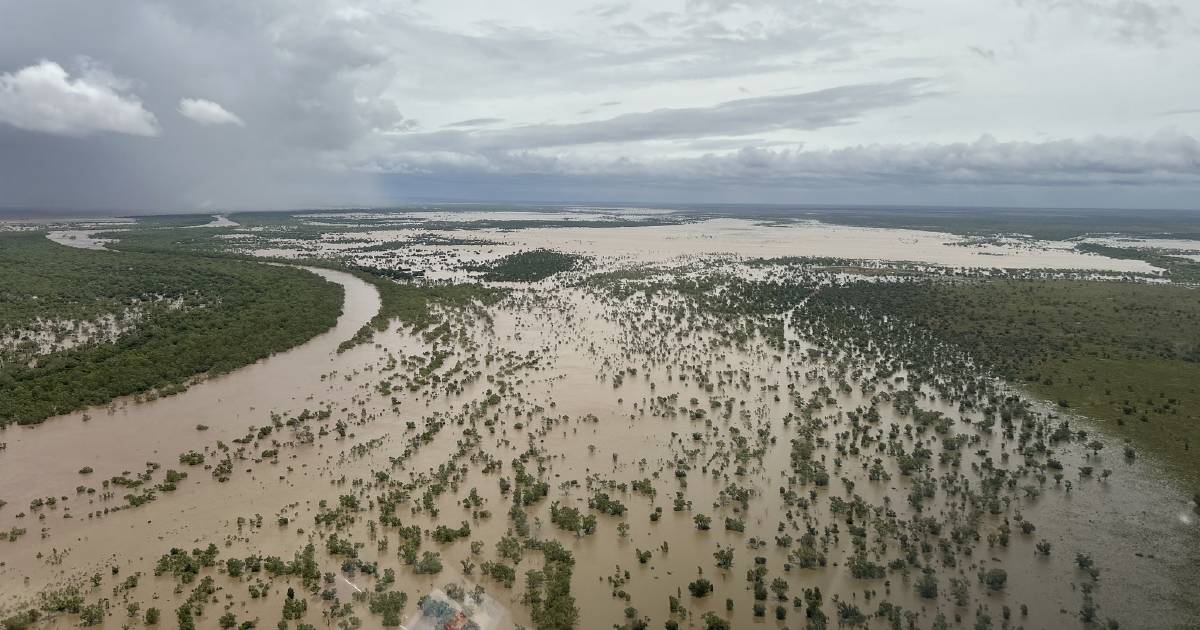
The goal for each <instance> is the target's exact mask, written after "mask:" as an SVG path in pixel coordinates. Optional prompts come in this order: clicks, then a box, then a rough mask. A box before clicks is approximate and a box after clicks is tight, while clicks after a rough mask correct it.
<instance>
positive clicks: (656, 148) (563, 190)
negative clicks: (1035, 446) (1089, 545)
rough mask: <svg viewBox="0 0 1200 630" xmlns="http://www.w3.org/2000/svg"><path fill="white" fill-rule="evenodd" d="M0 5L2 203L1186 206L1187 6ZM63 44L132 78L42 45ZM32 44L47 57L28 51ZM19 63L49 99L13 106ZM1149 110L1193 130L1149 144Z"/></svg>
mask: <svg viewBox="0 0 1200 630" xmlns="http://www.w3.org/2000/svg"><path fill="white" fill-rule="evenodd" d="M8 4H9V5H11V6H6V11H5V12H4V18H3V19H4V28H3V31H4V34H3V37H0V73H4V72H8V73H9V74H0V81H2V83H0V85H2V86H3V88H2V89H0V123H5V124H0V190H2V191H4V196H3V199H0V204H3V205H13V204H30V205H47V204H55V205H62V206H77V205H99V204H102V205H108V206H117V207H136V208H148V209H157V210H169V209H174V208H187V207H190V206H194V205H195V204H197V203H199V202H202V201H206V200H208V201H212V202H213V203H215V204H216V205H219V206H226V207H228V206H242V207H246V206H251V207H262V206H272V207H278V206H284V205H319V204H321V203H330V204H340V203H356V202H360V200H362V199H363V197H366V196H375V195H379V197H375V198H377V199H382V201H383V203H387V202H388V198H387V197H386V195H422V194H426V195H428V196H436V194H434V192H431V191H438V190H445V191H448V192H449V193H453V194H454V195H456V196H457V195H460V194H467V193H470V194H471V195H473V196H474V197H476V198H481V199H487V198H488V197H489V195H493V194H495V195H498V196H497V197H495V199H496V200H500V199H504V198H507V199H526V198H528V197H526V196H525V195H524V190H523V186H524V185H525V184H528V183H530V182H537V183H538V185H539V186H544V187H546V188H547V189H549V188H553V189H554V190H555V191H557V193H556V194H558V195H559V196H560V198H563V199H569V198H571V197H572V196H573V193H574V196H575V198H576V199H578V200H584V199H586V198H588V197H589V196H590V195H593V194H595V195H600V194H610V193H608V192H606V191H609V190H612V191H628V192H630V193H631V194H632V193H633V192H637V195H635V196H633V197H627V198H626V199H634V198H639V197H645V198H650V197H655V198H658V199H663V200H668V198H669V197H671V196H679V197H684V196H685V195H687V194H691V192H690V191H692V190H704V191H706V192H705V193H704V195H705V196H706V197H707V196H712V195H713V193H714V191H717V190H718V188H720V189H721V190H724V191H728V192H723V193H722V195H723V196H724V198H726V199H728V200H730V201H745V202H753V201H757V200H761V199H763V195H767V194H776V193H774V192H771V191H780V190H796V187H820V186H826V185H845V186H846V187H847V190H848V191H850V192H847V193H846V194H845V196H844V198H843V201H846V202H850V203H853V202H854V201H855V197H857V196H859V195H862V196H864V197H865V196H868V195H870V194H875V193H874V192H873V191H878V190H887V191H889V192H894V191H897V190H899V189H900V188H904V190H907V191H909V194H908V196H907V197H905V199H906V200H907V201H910V202H917V203H919V202H920V201H921V199H923V198H925V197H924V195H926V194H927V193H929V191H932V190H935V189H938V190H949V189H951V188H953V189H955V190H958V189H959V188H958V187H964V186H976V187H977V188H978V189H979V190H981V191H984V189H985V188H986V187H988V186H995V187H1005V186H1010V185H1015V184H1011V182H1018V181H1021V182H1025V184H1023V185H1027V186H1028V188H1029V189H1031V190H1035V189H1036V190H1037V191H1049V190H1050V189H1052V188H1054V187H1055V186H1060V187H1069V186H1079V188H1072V189H1070V190H1071V192H1070V195H1073V197H1071V198H1073V199H1075V200H1076V203H1078V204H1084V205H1086V204H1091V203H1096V202H1097V201H1102V202H1107V201H1108V200H1109V199H1110V198H1112V194H1113V192H1114V190H1117V189H1119V190H1120V191H1131V190H1137V191H1138V192H1139V194H1140V195H1142V196H1144V198H1145V201H1142V200H1141V198H1137V199H1134V202H1135V204H1136V205H1145V204H1159V203H1161V201H1157V200H1161V199H1168V200H1169V201H1170V202H1171V203H1172V204H1174V205H1188V206H1194V205H1195V204H1196V201H1195V200H1196V199H1200V197H1198V196H1196V194H1195V191H1196V186H1194V185H1193V184H1191V183H1188V182H1192V181H1194V179H1195V178H1194V177H1193V176H1192V175H1190V174H1189V172H1188V171H1187V168H1182V167H1180V166H1177V164H1184V165H1187V164H1190V163H1189V162H1187V159H1186V158H1187V156H1188V155H1189V154H1188V151H1189V149H1188V148H1187V147H1188V143H1187V142H1186V141H1184V140H1181V139H1180V137H1200V136H1195V134H1196V133H1197V132H1198V131H1200V130H1198V129H1197V128H1195V124H1196V119H1195V118H1194V117H1193V116H1192V115H1190V114H1185V113H1182V112H1184V111H1185V110H1190V109H1194V108H1195V107H1196V106H1197V105H1196V104H1197V103H1200V87H1197V86H1198V84H1197V83H1196V82H1188V81H1184V80H1181V79H1180V77H1186V76H1188V75H1187V70H1189V69H1190V68H1191V67H1192V66H1193V65H1194V60H1195V59H1197V58H1200V37H1192V36H1189V35H1192V34H1195V33H1196V32H1197V29H1196V24H1197V16H1200V4H1198V3H1197V2H1189V1H1187V0H1000V1H998V2H995V3H993V4H994V6H992V9H993V11H991V12H990V13H989V16H988V17H989V19H988V20H986V21H984V22H980V21H979V20H978V19H977V18H978V16H977V15H976V14H977V13H978V11H977V10H975V8H973V7H972V6H970V5H971V3H963V2H945V1H944V0H843V1H838V2H834V1H831V0H642V1H640V2H629V1H628V0H562V1H561V2H559V3H552V4H553V5H554V6H553V7H549V8H544V9H545V10H541V9H539V10H537V11H534V10H531V9H527V8H524V7H517V8H515V9H514V8H513V7H512V6H509V5H505V4H504V3H481V2H478V1H477V0H444V1H442V2H394V1H391V0H259V1H257V2H253V3H247V2H243V1H239V0H210V1H209V2H194V1H189V0H123V1H122V2H116V3H111V2H110V3H98V2H85V3H64V2H16V3H8ZM96 24H104V25H105V28H104V29H97V28H96V27H95V25H96ZM631 24H632V25H637V28H632V27H630V26H629V25H631ZM1131 44H1137V45H1139V46H1143V47H1144V48H1145V47H1146V46H1147V45H1149V46H1150V48H1149V49H1143V50H1139V51H1131V50H1130V45H1131ZM80 51H86V52H87V54H88V55H90V56H91V57H93V58H95V59H98V60H100V61H102V62H103V63H104V64H107V66H108V67H112V68H117V69H119V71H120V74H121V75H122V76H123V77H129V78H130V79H129V80H122V79H120V78H118V77H115V76H113V75H112V74H111V73H107V72H105V71H103V70H102V68H100V67H99V66H97V65H96V64H90V63H83V64H80V65H76V64H67V63H66V62H68V61H70V60H72V59H74V58H75V57H74V56H75V55H77V54H79V52H80ZM43 58H44V59H50V60H57V61H59V62H60V63H63V64H64V66H66V68H67V70H65V71H64V70H62V69H61V68H60V67H58V66H46V65H45V64H36V65H34V66H30V64H31V63H32V62H34V61H36V60H38V59H43ZM47 63H48V62H47ZM31 68H32V69H31ZM22 69H24V70H22ZM55 70H57V74H55V72H54V71H55ZM39 73H41V74H46V75H47V76H48V77H49V78H47V79H44V81H43V82H48V83H49V85H51V86H53V88H52V89H49V90H48V91H49V92H50V93H51V95H52V96H53V97H54V98H44V99H33V98H32V97H31V96H30V94H31V93H32V92H31V90H32V89H33V87H31V85H32V84H37V85H40V84H38V83H37V82H34V81H31V76H30V75H37V74H39ZM906 77H932V79H929V80H923V79H914V78H906ZM742 88H744V89H745V92H743V91H742ZM39 89H46V88H39ZM80 93H83V94H91V95H92V96H81V95H80ZM198 96H202V97H203V98H204V100H206V101H208V102H210V103H211V104H212V106H211V107H209V108H207V109H208V110H209V111H208V112H207V116H206V115H201V118H202V119H203V120H204V121H211V122H220V123H222V124H226V125H236V124H237V123H236V122H233V120H234V119H233V118H232V117H234V116H236V120H241V121H243V122H244V123H246V124H245V126H244V127H235V128H236V129H237V131H238V133H212V128H210V127H206V126H203V125H201V124H197V122H196V120H195V117H185V115H175V111H176V110H178V111H180V112H183V113H184V114H186V112H184V110H186V109H188V107H187V106H186V105H185V104H186V101H185V102H181V100H180V99H181V98H182V97H198ZM197 100H198V99H197ZM76 101H81V102H82V106H80V105H78V104H76ZM35 102H42V103H55V104H56V105H54V106H51V107H49V108H47V110H46V111H42V110H41V109H38V108H37V107H34V106H33V105H32V103H35ZM63 103H67V104H75V106H74V107H68V106H67V105H65V104H63ZM226 107H228V108H229V109H225V108H226ZM605 108H610V109H605ZM195 109H204V108H195ZM80 110H82V111H85V112H91V113H90V114H88V115H86V116H82V115H80ZM99 110H104V111H108V110H116V111H121V112H124V114H125V115H124V117H116V118H115V119H114V117H113V116H111V115H110V116H100V115H99V114H97V113H96V111H99ZM1164 111H1171V112H1181V113H1178V114H1176V115H1174V116H1173V117H1172V118H1170V119H1164V118H1163V112H1164ZM150 112H156V113H159V114H160V118H161V119H157V120H156V119H155V118H154V116H153V115H152V114H151V113H150ZM167 112H170V113H167ZM221 112H224V113H225V114H227V115H222V114H221ZM68 114H70V115H68ZM484 117H486V118H484ZM113 120H117V121H121V122H120V124H117V123H114V122H113ZM1164 122H1171V123H1173V124H1176V125H1179V126H1180V127H1181V128H1182V130H1183V132H1186V133H1189V134H1192V136H1184V135H1183V134H1180V137H1176V138H1175V139H1173V140H1166V139H1159V140H1153V136H1151V135H1150V134H1153V132H1154V131H1155V130H1156V129H1157V128H1158V127H1160V126H1161V125H1163V123H1164ZM29 130H37V131H50V132H51V133H30V132H29ZM101 131H105V132H104V133H101ZM113 131H118V132H120V133H112V132H113ZM985 132H991V133H994V134H995V135H996V136H997V137H999V138H1002V139H1003V140H996V141H992V142H993V144H989V143H988V142H981V141H979V140H975V139H977V138H980V136H981V134H983V133H985ZM128 133H138V134H142V135H151V134H158V135H159V139H158V140H157V141H155V142H142V141H131V140H132V139H131V138H130V137H129V136H128V135H125V134H128ZM1096 133H1103V134H1106V136H1105V138H1106V139H1103V140H1101V139H1098V138H1097V137H1095V136H1094V134H1096ZM81 135H87V136H88V137H87V138H86V140H85V141H80V140H79V139H78V136H81ZM1045 138H1057V139H1058V140H1053V141H1049V142H1047V141H1044V139H1045ZM1155 142H1158V143H1159V144H1155ZM1151 149H1154V150H1158V151H1160V154H1159V155H1155V154H1153V153H1147V152H1148V151H1150V150H1151ZM1089 152H1090V153H1089ZM1158 160H1166V161H1165V162H1164V161H1158ZM1170 160H1175V161H1176V162H1174V163H1173V162H1171V161H1170ZM1022 164H1025V165H1026V166H1021V165H1022ZM1173 164H1176V165H1173ZM1188 168H1191V167H1188ZM66 173H70V174H71V176H70V177H65V176H64V174H66ZM395 173H405V174H406V175H404V176H403V177H405V178H408V179H406V180H405V181H406V182H407V183H410V184H411V187H408V186H406V187H404V188H393V187H392V183H391V182H393V181H395V179H396V177H397V176H396V175H394V174H395ZM439 178H440V179H439ZM451 178H457V179H456V180H455V182H454V185H453V186H447V187H445V188H443V189H439V188H437V187H436V186H433V185H432V184H431V182H434V181H447V180H448V179H451ZM505 178H507V179H505ZM380 180H383V181H384V183H383V184H379V183H378V182H379V181H380ZM1155 181H1157V182H1159V183H1158V184H1155V185H1153V186H1150V185H1141V184H1145V183H1146V182H1155ZM839 182H841V183H839ZM955 182H958V183H955ZM966 182H974V183H970V184H968V183H966ZM1072 182H1074V183H1072ZM1080 182H1088V183H1087V184H1081V183H1080ZM626 183H629V186H626V185H625V184H626ZM842 183H844V184H842ZM593 184H594V185H593ZM635 185H636V186H637V187H639V188H638V190H637V191H634V190H633V188H632V187H633V186H635ZM656 187H660V188H656ZM789 187H791V188H789ZM905 187H906V188H905ZM656 190H657V191H658V192H656ZM1063 190H1066V188H1063ZM611 194H616V193H611ZM780 194H781V193H780ZM997 194H998V195H1001V194H1002V193H997ZM1129 194H1131V195H1132V193H1129ZM1156 195H1157V197H1156ZM879 196H880V197H882V196H883V195H882V194H879ZM734 197H736V199H735V198H734ZM976 199H977V201H979V202H981V203H991V202H996V201H1003V200H1005V199H1007V198H1006V197H1003V196H1001V197H999V198H997V197H995V196H991V193H988V192H986V191H984V192H980V194H979V197H977V198H976ZM1056 199H1057V200H1058V201H1059V202H1061V201H1063V200H1066V199H1068V196H1066V195H1065V194H1064V196H1062V197H1057V198H1056Z"/></svg>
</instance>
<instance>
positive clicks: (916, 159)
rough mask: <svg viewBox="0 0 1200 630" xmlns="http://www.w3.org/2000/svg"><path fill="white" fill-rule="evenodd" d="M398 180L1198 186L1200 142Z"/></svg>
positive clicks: (1160, 138) (898, 152) (604, 166)
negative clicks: (537, 177)
mask: <svg viewBox="0 0 1200 630" xmlns="http://www.w3.org/2000/svg"><path fill="white" fill-rule="evenodd" d="M406 157H407V159H408V161H407V162H406V163H405V164H404V165H403V167H402V168H398V169H395V171H396V172H401V173H410V174H411V173H435V172H441V173H459V174H466V173H476V174H493V175H494V174H509V175H530V174H534V173H540V174H548V173H553V174H556V175H562V176H567V177H589V178H605V179H609V180H628V181H637V182H641V183H643V184H647V183H660V184H664V185H665V184H682V185H707V186H712V185H719V184H729V185H738V186H747V185H756V186H775V187H789V186H791V187H794V186H812V185H824V186H829V185H838V186H868V187H869V186H878V185H889V186H909V187H913V186H935V187H937V186H1012V185H1018V186H1027V187H1028V186H1035V187H1037V186H1041V187H1055V186H1140V187H1152V186H1158V185H1162V184H1184V185H1191V186H1195V185H1200V142H1198V141H1197V140H1196V138H1194V137H1192V136H1189V135H1186V134H1181V133H1177V132H1161V133H1159V134H1156V135H1154V136H1151V137H1149V138H1124V137H1103V136H1098V137H1093V138H1088V139H1085V140H1053V141H1047V142H1002V141H999V140H997V139H995V138H993V137H991V136H983V137H981V138H979V139H978V140H976V141H974V142H969V143H946V144H936V143H929V144H876V145H860V146H853V147H847V148H842V149H807V150H806V149H804V148H802V147H795V148H787V149H777V150H771V149H763V148H759V147H757V146H750V147H746V148H743V149H741V150H738V151H732V152H725V153H713V154H708V155H704V156H701V157H693V158H654V159H632V158H621V159H616V160H608V161H602V160H596V159H590V158H588V157H587V156H586V154H560V155H548V154H540V153H536V152H521V151H516V152H509V153H505V154H501V155H496V156H491V157H488V158H484V157H482V156H478V155H476V156H461V155H454V154H432V153H430V154H420V153H412V154H408V155H407V156H406Z"/></svg>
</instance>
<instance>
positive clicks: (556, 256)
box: [469, 249, 583, 282]
mask: <svg viewBox="0 0 1200 630" xmlns="http://www.w3.org/2000/svg"><path fill="white" fill-rule="evenodd" d="M582 260H583V257H582V256H577V255H575V254H564V253H562V252H556V251H554V250H550V249H534V250H530V251H526V252H517V253H515V254H509V255H508V256H505V257H503V258H501V259H499V260H497V261H495V262H492V263H489V264H486V265H476V266H474V267H470V268H469V269H470V270H471V271H482V272H483V279H484V280H489V281H493V282H537V281H539V280H545V279H546V278H549V277H550V276H553V275H554V274H556V273H562V272H564V271H570V270H572V269H574V268H575V267H576V265H578V264H579V263H580V262H581V261H582Z"/></svg>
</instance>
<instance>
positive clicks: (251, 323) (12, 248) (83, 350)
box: [0, 232, 342, 424]
mask: <svg viewBox="0 0 1200 630" xmlns="http://www.w3.org/2000/svg"><path fill="white" fill-rule="evenodd" d="M341 304H342V291H341V288H340V287H339V286H338V285H336V284H334V283H331V282H328V281H325V280H323V279H321V278H318V277H317V276H314V275H313V274H311V273H308V272H306V271H303V270H299V269H293V268H287V267H279V266H273V265H264V264H255V263H249V262H244V261H236V260H228V259H219V258H200V257H193V256H185V255H166V254H140V253H132V252H107V251H91V250H82V249H73V248H69V247H64V246H61V245H56V244H54V243H51V242H50V241H48V240H47V239H46V238H45V235H44V234H42V233H35V232H25V233H11V234H4V235H0V333H2V338H3V339H5V340H6V341H7V343H5V345H4V346H2V349H0V424H8V423H11V422H17V423H22V424H27V423H35V422H39V421H41V420H43V419H45V418H47V417H49V416H53V415H57V414H60V413H65V412H68V411H72V410H76V409H80V408H83V407H87V406H89V405H97V404H103V403H106V402H108V401H110V400H112V399H113V398H116V397H118V396H124V395H129V394H135V393H140V392H147V391H150V390H155V389H157V390H163V391H167V392H169V391H172V390H174V389H177V388H178V387H180V386H181V385H182V384H183V383H185V382H186V381H187V380H188V379H189V378H191V377H193V376H196V375H201V374H219V373H223V372H228V371H230V370H233V369H235V368H237V367H240V366H242V365H245V364H247V363H252V362H254V361H256V360H258V359H261V358H263V357H266V356H268V355H270V354H271V353H273V352H277V351H280V350H284V349H287V348H290V347H292V346H295V345H297V344H299V343H302V342H303V341H305V340H307V339H309V338H311V337H313V336H314V335H316V334H318V333H320V332H323V331H325V330H328V329H329V328H330V327H332V326H333V325H334V323H336V321H337V317H338V315H339V314H340V313H341ZM131 311H135V312H136V313H137V316H136V317H128V316H127V315H128V313H129V312H131ZM114 318H115V319H116V320H117V321H119V322H121V326H120V327H119V328H120V330H119V331H118V333H119V334H116V336H115V339H113V340H112V343H91V342H89V340H88V339H81V340H78V341H77V342H76V343H73V344H67V345H59V346H56V347H55V351H53V352H49V353H47V352H45V350H46V348H45V346H46V345H49V344H50V343H51V342H52V341H53V338H54V336H61V335H62V329H63V328H64V327H66V328H77V327H85V325H86V324H88V323H94V322H97V321H104V320H106V319H108V320H111V319H114ZM52 324H57V325H56V326H52Z"/></svg>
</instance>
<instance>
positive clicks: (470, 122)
mask: <svg viewBox="0 0 1200 630" xmlns="http://www.w3.org/2000/svg"><path fill="white" fill-rule="evenodd" d="M502 122H504V119H503V118H468V119H467V120H459V121H457V122H452V123H449V124H446V125H442V126H443V127H485V126H487V125H495V124H497V123H502Z"/></svg>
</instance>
